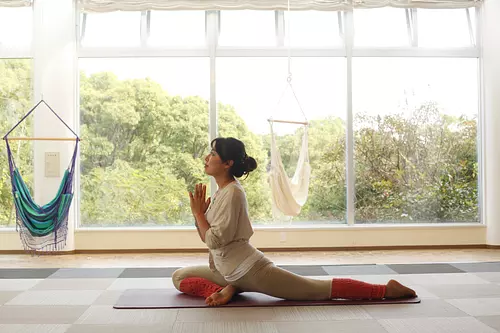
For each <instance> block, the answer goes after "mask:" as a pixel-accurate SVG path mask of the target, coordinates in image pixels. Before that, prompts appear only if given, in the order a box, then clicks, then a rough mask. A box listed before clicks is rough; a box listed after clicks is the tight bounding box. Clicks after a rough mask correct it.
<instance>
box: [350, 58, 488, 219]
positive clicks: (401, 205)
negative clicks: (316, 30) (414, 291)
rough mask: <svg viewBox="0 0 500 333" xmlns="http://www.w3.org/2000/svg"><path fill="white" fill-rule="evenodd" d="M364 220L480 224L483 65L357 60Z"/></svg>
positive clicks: (359, 191)
mask: <svg viewBox="0 0 500 333" xmlns="http://www.w3.org/2000/svg"><path fill="white" fill-rule="evenodd" d="M353 71H354V73H353V82H354V86H353V94H354V97H353V102H354V111H355V115H354V131H355V150H354V156H355V165H356V221H357V222H360V223H373V222H379V223H381V222H384V223H391V222H413V223H416V222H474V221H478V220H479V217H478V152H477V147H476V146H477V142H476V139H477V130H478V128H477V116H478V82H477V77H478V75H477V60H476V59H458V58H457V59H432V58H430V59H424V58H404V59H402V58H361V59H354V61H353Z"/></svg>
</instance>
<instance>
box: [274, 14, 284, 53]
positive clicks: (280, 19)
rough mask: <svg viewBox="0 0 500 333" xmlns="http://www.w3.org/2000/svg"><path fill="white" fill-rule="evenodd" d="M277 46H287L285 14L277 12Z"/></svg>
mask: <svg viewBox="0 0 500 333" xmlns="http://www.w3.org/2000/svg"><path fill="white" fill-rule="evenodd" d="M275 13H276V16H275V17H276V45H277V46H278V47H282V46H285V12H284V11H282V10H277V11H276V12H275Z"/></svg>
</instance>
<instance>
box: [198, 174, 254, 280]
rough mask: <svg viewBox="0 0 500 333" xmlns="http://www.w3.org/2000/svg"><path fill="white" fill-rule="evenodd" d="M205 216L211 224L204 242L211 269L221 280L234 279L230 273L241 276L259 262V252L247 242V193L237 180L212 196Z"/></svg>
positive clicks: (250, 232)
mask: <svg viewBox="0 0 500 333" xmlns="http://www.w3.org/2000/svg"><path fill="white" fill-rule="evenodd" d="M205 216H206V218H207V221H208V224H209V225H210V228H209V229H208V230H207V232H206V234H205V243H206V245H207V247H208V249H209V251H210V256H209V262H210V268H211V269H212V270H214V269H217V271H219V272H220V273H221V274H222V276H224V277H229V278H233V279H234V278H235V274H232V273H233V272H235V271H236V272H237V274H236V275H238V276H236V278H238V277H241V275H242V274H244V273H245V272H247V271H248V270H249V269H250V268H251V267H252V266H253V264H254V263H255V262H256V261H257V260H258V259H260V257H261V255H262V253H261V252H260V251H258V250H257V249H256V248H254V247H253V246H252V245H251V244H250V243H249V239H250V237H251V236H252V235H253V228H252V224H251V222H250V219H249V216H248V203H247V199H246V194H245V191H244V189H243V187H242V186H241V184H240V183H239V181H237V180H236V181H234V182H232V183H230V184H229V185H227V186H225V187H224V188H222V189H220V190H218V191H217V192H216V193H215V195H214V196H213V198H212V200H211V204H210V207H209V208H208V209H207V212H206V213H205ZM262 256H263V255H262ZM241 265H243V266H244V267H241Z"/></svg>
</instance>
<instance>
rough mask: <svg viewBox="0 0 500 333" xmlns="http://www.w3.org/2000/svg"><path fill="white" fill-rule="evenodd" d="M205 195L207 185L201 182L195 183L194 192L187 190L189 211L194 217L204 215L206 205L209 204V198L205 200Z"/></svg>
mask: <svg viewBox="0 0 500 333" xmlns="http://www.w3.org/2000/svg"><path fill="white" fill-rule="evenodd" d="M206 195H207V186H206V185H203V184H196V186H195V189H194V194H193V193H192V192H189V199H190V203H191V212H192V213H193V215H194V216H195V217H197V216H201V215H205V212H206V211H207V209H208V206H210V198H208V199H206V200H205V197H206Z"/></svg>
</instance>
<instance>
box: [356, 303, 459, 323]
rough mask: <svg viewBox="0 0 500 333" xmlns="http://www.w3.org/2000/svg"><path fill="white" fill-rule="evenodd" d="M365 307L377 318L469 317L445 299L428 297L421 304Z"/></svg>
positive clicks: (364, 307)
mask: <svg viewBox="0 0 500 333" xmlns="http://www.w3.org/2000/svg"><path fill="white" fill-rule="evenodd" d="M362 307H363V309H364V310H365V311H366V312H367V313H368V314H369V315H370V316H372V317H373V318H376V319H399V318H425V317H431V318H432V317H467V314H466V313H465V312H463V311H460V310H459V309H457V308H456V307H455V306H453V305H451V304H448V303H446V302H445V301H443V300H434V299H428V300H425V302H424V301H422V303H420V304H385V305H369V306H368V305H364V306H362Z"/></svg>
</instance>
